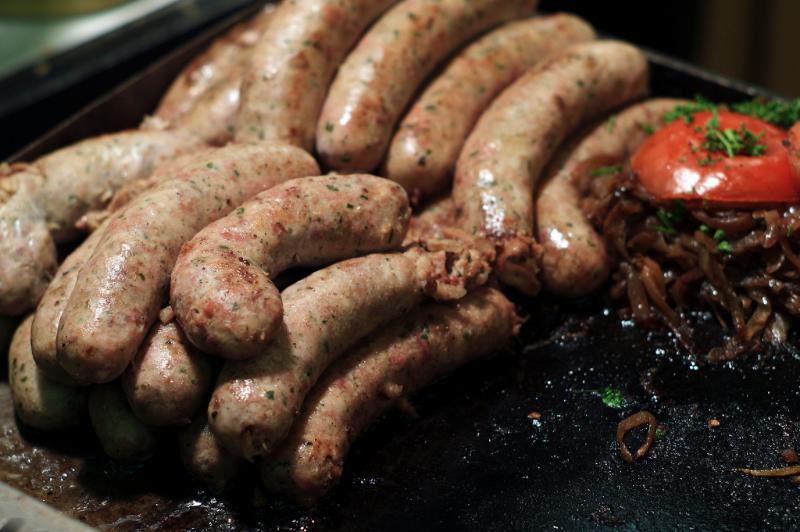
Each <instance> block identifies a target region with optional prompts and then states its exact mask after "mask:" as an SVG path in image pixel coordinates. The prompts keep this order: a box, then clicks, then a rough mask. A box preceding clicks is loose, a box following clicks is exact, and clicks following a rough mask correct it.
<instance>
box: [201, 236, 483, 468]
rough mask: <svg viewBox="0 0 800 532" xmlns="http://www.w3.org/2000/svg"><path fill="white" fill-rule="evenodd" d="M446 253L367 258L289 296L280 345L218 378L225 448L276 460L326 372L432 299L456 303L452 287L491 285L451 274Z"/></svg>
mask: <svg viewBox="0 0 800 532" xmlns="http://www.w3.org/2000/svg"><path fill="white" fill-rule="evenodd" d="M444 255H445V254H444V253H441V254H433V253H429V252H426V251H423V250H421V249H420V248H412V249H410V250H409V251H406V252H405V253H395V254H373V255H367V256H365V257H361V258H357V259H350V260H346V261H343V262H339V263H336V264H334V265H332V266H329V267H327V268H324V269H322V270H319V271H317V272H314V273H312V274H311V275H309V276H308V277H306V278H305V279H303V280H301V281H299V282H297V283H295V284H293V285H291V286H290V287H288V288H287V289H286V290H284V291H283V293H282V294H281V296H282V298H283V305H284V314H283V324H282V325H281V327H280V329H279V330H278V332H277V334H276V337H275V339H274V340H273V341H272V342H271V343H270V344H269V345H268V346H267V347H266V348H265V349H264V350H263V352H262V353H261V354H260V355H259V356H257V357H255V358H251V359H249V360H231V361H228V362H226V363H225V365H224V366H223V368H222V373H221V374H220V377H219V379H218V380H217V386H216V389H215V390H214V394H213V395H212V397H211V403H210V404H209V407H208V417H209V423H210V424H211V429H212V430H213V431H214V434H216V435H217V437H218V438H219V439H220V441H221V442H222V444H223V445H224V446H225V448H226V449H228V451H230V452H231V453H233V454H234V455H236V456H241V457H243V458H246V459H248V460H252V459H253V458H254V457H256V456H258V455H264V454H269V453H270V452H272V451H273V450H274V449H275V448H276V446H277V445H278V444H279V443H280V442H281V440H282V439H283V438H284V437H285V436H286V434H287V433H288V431H289V428H290V427H291V425H292V422H293V420H294V416H295V414H296V412H297V411H298V410H299V408H300V407H301V406H302V403H303V399H304V398H305V395H306V393H307V392H308V390H309V389H310V388H311V386H313V385H314V383H315V382H316V380H317V379H318V378H319V376H320V374H322V372H323V371H324V370H325V368H326V367H327V366H328V365H329V364H330V363H331V362H332V361H333V360H334V359H336V358H337V357H338V356H339V355H340V354H341V353H343V352H344V351H345V350H347V349H348V348H350V347H351V346H352V345H353V344H354V343H355V342H356V341H357V340H358V339H359V338H362V337H364V336H366V335H367V334H369V333H370V332H372V331H373V330H375V329H377V328H378V327H380V326H382V325H383V324H385V323H388V322H390V321H391V320H393V319H394V318H396V317H398V316H402V315H403V314H405V313H406V312H408V311H410V310H411V309H413V308H414V307H416V306H417V305H418V304H419V303H420V302H421V301H422V300H423V298H425V297H426V296H429V295H433V296H434V297H441V298H449V297H452V296H451V295H450V294H449V293H448V292H447V290H444V291H441V292H440V289H441V288H446V286H447V285H448V284H453V283H461V284H462V285H463V284H465V283H475V282H478V283H479V282H483V281H485V276H484V277H482V278H478V277H474V278H470V277H469V276H467V275H461V274H460V273H454V272H451V271H447V270H446V267H447V262H448V260H447V258H446V257H445V256H444ZM437 263H438V265H437ZM481 273H483V274H485V273H486V271H485V267H484V271H483V272H481ZM462 295H463V293H462Z"/></svg>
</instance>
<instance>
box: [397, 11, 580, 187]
mask: <svg viewBox="0 0 800 532" xmlns="http://www.w3.org/2000/svg"><path fill="white" fill-rule="evenodd" d="M594 37H595V33H594V30H593V29H592V27H591V26H590V25H588V24H587V23H586V22H584V21H583V20H581V19H580V18H578V17H576V16H574V15H568V14H557V15H550V16H545V17H537V18H532V19H529V20H522V21H517V22H510V23H508V24H506V25H504V26H501V27H500V28H498V29H496V30H494V31H492V32H491V33H489V34H488V35H486V36H484V37H482V38H480V39H478V40H477V41H475V42H474V43H473V44H471V45H469V46H468V47H467V48H465V49H464V50H463V51H462V52H461V53H460V54H459V55H458V56H457V57H456V58H455V59H453V61H451V62H450V64H449V65H448V66H447V68H446V69H445V70H444V71H443V72H442V73H441V74H440V75H439V76H438V77H437V78H436V79H434V80H433V81H432V82H431V84H430V85H429V86H428V87H427V88H426V89H425V91H424V92H423V93H422V95H421V96H420V97H419V98H418V99H417V100H416V102H414V105H413V106H412V107H411V110H410V111H409V112H408V114H406V116H405V118H403V120H402V122H401V123H400V125H399V127H398V129H397V133H396V134H395V135H394V138H393V139H392V142H391V145H390V147H389V152H388V154H387V156H386V161H385V164H384V167H385V172H384V175H385V176H386V177H388V178H389V179H391V180H393V181H397V182H398V183H400V184H401V185H403V188H405V189H406V191H407V192H408V193H409V195H411V196H412V197H415V198H418V197H419V198H425V197H429V196H431V195H433V194H436V193H438V192H441V191H442V190H444V189H446V188H447V186H448V184H449V180H450V178H451V176H452V173H453V170H454V168H455V165H456V159H458V154H459V152H460V151H461V147H462V146H463V145H464V140H465V139H466V138H467V135H468V134H469V132H470V130H471V129H472V127H473V126H474V125H475V122H476V121H477V120H478V117H479V116H480V115H481V113H482V112H483V111H484V110H485V109H486V107H488V106H489V104H490V103H491V102H492V100H494V99H495V97H496V96H497V94H498V93H499V92H500V91H502V90H503V89H504V88H505V87H507V86H508V85H509V84H510V83H511V82H513V81H514V80H515V79H517V78H518V77H519V76H521V75H522V74H524V73H525V71H526V70H528V68H530V67H532V66H533V65H535V64H536V63H538V62H539V61H541V60H542V59H544V58H546V57H547V56H549V55H551V54H552V53H554V52H556V51H558V50H561V49H563V48H565V47H567V46H569V45H570V44H575V43H578V42H581V41H588V40H591V39H594Z"/></svg>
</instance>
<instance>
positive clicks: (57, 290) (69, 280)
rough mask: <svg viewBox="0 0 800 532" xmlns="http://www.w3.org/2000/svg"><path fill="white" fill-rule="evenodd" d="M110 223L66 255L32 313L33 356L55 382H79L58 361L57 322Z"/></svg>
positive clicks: (72, 383) (40, 368)
mask: <svg viewBox="0 0 800 532" xmlns="http://www.w3.org/2000/svg"><path fill="white" fill-rule="evenodd" d="M107 225H108V223H103V224H102V225H101V226H100V227H99V228H98V230H97V231H95V232H94V233H93V234H91V235H89V237H88V238H87V239H86V240H84V241H83V242H82V243H81V245H80V246H78V247H77V248H75V251H73V252H72V253H71V254H70V255H69V256H68V257H67V258H66V259H64V262H63V263H61V266H59V268H58V271H56V274H55V276H54V277H53V281H52V282H51V283H50V285H49V286H48V287H47V290H45V292H44V295H42V299H41V301H39V305H38V306H37V307H36V313H35V314H34V315H33V324H32V326H31V349H32V350H33V358H34V360H36V365H37V366H38V367H39V370H40V371H41V372H42V373H44V374H45V375H47V377H49V378H50V379H52V380H54V381H56V382H60V383H63V384H69V385H72V386H76V385H77V384H78V383H77V382H75V379H73V378H72V377H71V376H70V375H69V373H67V372H66V371H64V368H62V367H61V364H59V362H58V357H57V352H58V350H57V348H56V345H57V344H56V336H57V335H58V324H59V323H61V316H62V315H63V313H64V307H65V306H66V304H67V300H68V299H69V296H70V295H71V294H72V290H73V289H74V288H75V281H76V279H77V277H78V272H80V270H81V268H83V265H84V264H86V261H87V260H89V257H91V256H92V253H94V250H95V248H97V244H98V243H99V242H100V239H101V237H102V235H103V231H104V230H105V228H106V226H107Z"/></svg>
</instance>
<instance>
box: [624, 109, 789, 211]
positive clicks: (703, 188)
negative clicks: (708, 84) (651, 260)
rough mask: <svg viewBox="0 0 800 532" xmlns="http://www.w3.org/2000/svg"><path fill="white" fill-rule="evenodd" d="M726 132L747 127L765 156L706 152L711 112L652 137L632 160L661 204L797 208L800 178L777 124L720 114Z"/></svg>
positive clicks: (743, 116)
mask: <svg viewBox="0 0 800 532" xmlns="http://www.w3.org/2000/svg"><path fill="white" fill-rule="evenodd" d="M717 114H718V117H719V128H720V129H739V127H740V126H741V125H742V124H744V126H745V127H746V128H747V129H748V130H749V131H751V132H752V133H753V134H756V135H760V134H761V133H762V132H763V134H764V136H763V137H762V138H761V139H760V141H759V143H760V144H764V145H765V146H766V150H765V151H764V153H763V155H758V156H746V155H734V156H733V157H728V156H727V155H726V154H725V153H723V152H717V151H714V152H708V151H706V150H704V149H702V148H701V146H702V145H703V143H704V141H705V138H704V134H705V131H706V124H707V123H708V121H709V120H711V119H712V118H713V115H712V113H711V112H702V113H697V114H695V115H694V121H693V122H692V123H690V124H687V123H686V122H684V121H683V120H676V121H675V122H672V123H671V124H668V125H666V126H664V127H663V128H661V129H660V130H658V131H656V132H655V133H653V135H651V136H650V137H649V138H648V139H647V140H646V141H645V142H644V144H642V146H641V147H640V148H639V150H638V151H637V152H636V153H635V154H634V156H633V157H632V158H631V169H632V170H633V172H634V173H635V175H636V177H637V179H638V180H639V183H641V185H642V186H643V187H644V188H645V190H647V192H648V193H650V194H651V195H652V196H653V197H654V199H655V200H657V201H662V200H675V199H680V200H685V201H690V202H691V201H703V202H708V203H711V204H715V205H720V206H742V205H745V206H746V205H754V204H775V203H795V202H798V201H800V176H798V173H797V172H796V171H795V170H794V169H793V167H792V165H791V164H790V161H789V153H788V151H789V150H788V149H787V145H788V141H787V134H786V132H785V131H784V130H782V129H780V128H777V127H775V126H773V125H771V124H768V123H766V122H763V121H761V120H758V119H757V118H753V117H751V116H747V115H742V114H739V113H733V112H727V111H719V112H718V113H717Z"/></svg>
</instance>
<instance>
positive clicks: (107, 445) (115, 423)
mask: <svg viewBox="0 0 800 532" xmlns="http://www.w3.org/2000/svg"><path fill="white" fill-rule="evenodd" d="M89 419H90V420H91V422H92V428H94V432H95V434H96V435H97V438H98V439H99V440H100V445H101V446H102V447H103V451H105V453H106V454H107V455H108V456H110V457H111V458H113V459H114V460H118V461H120V462H143V461H145V460H147V459H148V458H150V457H151V456H152V455H153V454H154V453H155V451H156V446H157V445H158V434H157V433H156V432H155V430H153V429H151V428H150V427H148V426H147V425H145V424H144V423H142V422H141V421H139V419H138V418H137V417H136V416H135V415H133V411H132V410H131V407H130V406H129V405H128V401H127V400H126V399H125V393H123V391H122V387H121V386H120V383H119V382H109V383H106V384H99V385H97V386H94V387H92V389H91V392H90V393H89Z"/></svg>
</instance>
